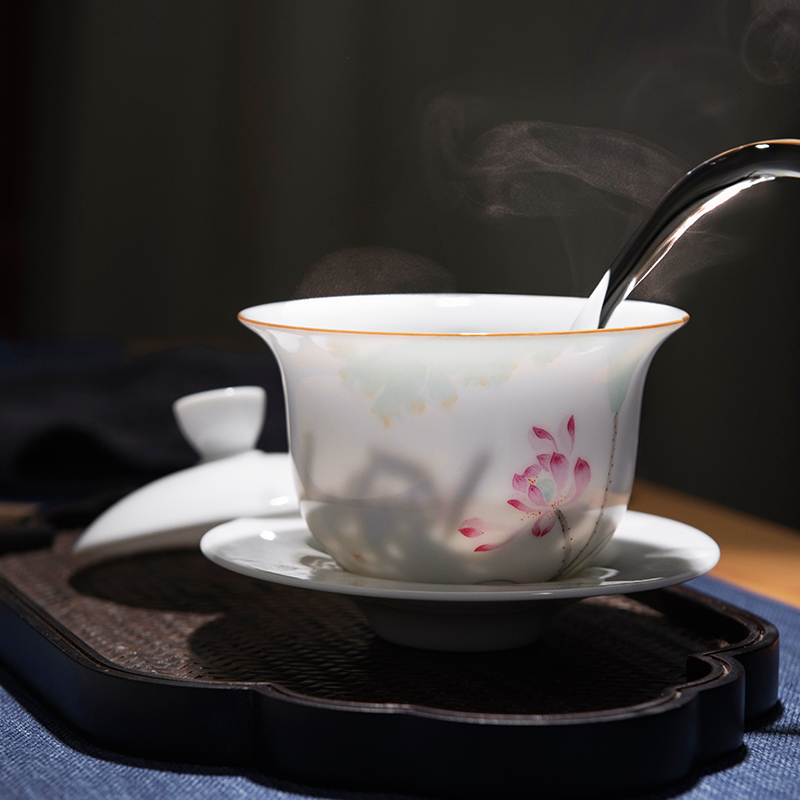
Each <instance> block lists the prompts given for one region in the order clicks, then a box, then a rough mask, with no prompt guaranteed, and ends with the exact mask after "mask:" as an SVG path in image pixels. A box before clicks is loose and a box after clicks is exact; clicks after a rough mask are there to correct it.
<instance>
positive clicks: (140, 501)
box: [73, 386, 299, 559]
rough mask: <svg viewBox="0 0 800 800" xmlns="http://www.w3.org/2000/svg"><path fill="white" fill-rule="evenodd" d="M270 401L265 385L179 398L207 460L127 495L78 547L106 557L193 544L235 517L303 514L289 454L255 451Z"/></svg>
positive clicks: (184, 421) (187, 430)
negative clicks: (208, 531)
mask: <svg viewBox="0 0 800 800" xmlns="http://www.w3.org/2000/svg"><path fill="white" fill-rule="evenodd" d="M266 402H267V398H266V393H265V392H264V390H263V389H262V388H261V387H259V386H233V387H227V388H224V389H213V390H211V391H208V392H199V393H197V394H191V395H188V396H186V397H182V398H180V399H179V400H176V401H175V403H174V404H173V410H174V413H175V418H176V422H177V424H178V427H179V428H180V430H181V432H182V433H183V434H184V436H185V437H186V439H187V440H188V441H189V443H190V444H191V445H192V446H193V447H194V448H195V449H196V450H197V452H198V454H199V455H200V459H201V460H200V463H199V464H197V465H195V466H193V467H189V468H187V469H184V470H180V471H179V472H175V473H173V474H171V475H167V476H165V477H163V478H160V479H158V480H156V481H153V482H152V483H149V484H147V485H146V486H143V487H141V488H139V489H137V490H136V491H134V492H131V493H130V494H129V495H127V496H126V497H123V498H122V499H121V500H120V501H118V502H117V503H115V504H114V505H113V506H111V507H110V508H109V509H107V510H106V511H104V512H103V513H102V514H101V515H100V516H99V517H97V519H95V520H94V522H92V523H91V525H89V526H88V527H87V528H86V530H85V531H84V532H83V533H82V534H81V535H80V536H79V537H78V539H77V541H76V542H75V545H74V548H73V550H74V552H75V553H76V554H78V555H79V556H81V557H82V558H85V559H99V558H107V557H112V558H113V557H117V556H123V555H130V554H133V553H139V552H143V551H147V550H159V549H165V548H172V547H193V546H197V544H198V542H199V541H200V537H201V536H202V535H203V534H204V533H205V532H206V531H207V530H209V528H213V527H214V526H215V525H218V524H219V523H221V522H225V521H227V520H230V519H236V518H237V517H241V516H245V515H251V516H254V515H258V516H266V515H283V514H295V513H297V511H298V508H299V506H298V500H297V493H296V491H295V488H294V481H293V479H292V472H291V467H290V463H289V456H288V454H286V453H264V452H262V451H261V450H256V449H255V444H256V442H257V440H258V437H259V434H260V433H261V428H262V426H263V423H264V415H265V411H266Z"/></svg>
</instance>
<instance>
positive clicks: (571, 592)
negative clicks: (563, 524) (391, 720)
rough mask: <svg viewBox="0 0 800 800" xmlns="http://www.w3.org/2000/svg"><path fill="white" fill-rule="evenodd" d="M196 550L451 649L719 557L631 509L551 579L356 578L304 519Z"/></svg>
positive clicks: (385, 631)
mask: <svg viewBox="0 0 800 800" xmlns="http://www.w3.org/2000/svg"><path fill="white" fill-rule="evenodd" d="M200 548H201V550H202V552H203V553H204V555H205V556H206V557H207V558H209V559H210V560H211V561H213V562H214V563H216V564H219V565H220V566H222V567H225V568H226V569H230V570H232V571H234V572H238V573H241V574H243V575H248V576H250V577H253V578H258V579H260V580H264V581H268V582H272V583H280V584H285V585H288V586H296V587H301V588H306V589H313V590H317V591H323V592H333V593H338V594H346V595H349V596H351V597H352V599H353V600H354V601H355V602H356V603H357V604H358V605H359V607H360V608H361V610H362V611H363V613H364V615H365V616H366V618H367V621H368V622H369V624H370V625H371V626H372V628H373V629H374V630H375V632H376V633H377V634H378V635H379V636H381V637H383V638H385V639H388V640H389V641H392V642H395V643H397V644H403V645H407V646H411V647H419V648H425V649H429V650H451V651H478V650H502V649H508V648H512V647H520V646H523V645H526V644H529V643H531V642H533V641H535V640H536V639H537V638H538V637H539V636H541V635H542V633H543V632H544V631H545V630H546V629H547V626H548V625H549V623H550V620H551V619H552V617H553V616H554V615H555V614H556V613H557V612H558V611H560V610H561V608H563V607H564V605H566V604H568V603H570V602H574V601H576V600H579V599H581V598H586V597H597V596H600V595H607V594H628V593H631V592H637V591H644V590H649V589H658V588H663V587H665V586H672V585H675V584H678V583H682V582H684V581H687V580H689V579H691V578H695V577H698V576H699V575H702V574H704V573H705V572H707V571H708V570H710V569H712V568H713V567H714V565H715V564H716V563H717V561H718V560H719V548H718V547H717V545H716V543H715V542H714V540H713V539H711V538H710V537H709V536H707V535H706V534H704V533H702V532H701V531H698V530H696V529H695V528H691V527H689V526H688V525H684V524H682V523H679V522H674V521H672V520H669V519H665V518H663V517H653V516H650V515H648V514H641V513H637V512H634V511H628V512H627V513H626V515H625V517H624V519H623V521H622V523H621V524H620V526H619V530H618V531H617V532H616V534H615V536H614V538H613V539H612V541H611V542H610V544H609V545H608V546H607V547H606V548H605V549H604V550H603V552H602V553H600V554H599V555H598V556H596V557H595V559H594V560H593V561H592V563H591V564H589V565H586V566H584V568H583V569H581V570H579V571H578V572H577V573H576V574H575V575H574V576H572V577H571V578H565V579H563V580H559V581H551V582H548V583H532V584H502V585H487V584H479V585H454V584H419V583H408V582H403V581H392V580H383V579H380V578H369V577H365V576H363V575H357V574H354V573H351V572H347V571H346V570H343V569H342V568H341V567H340V566H339V565H338V564H337V563H336V562H335V561H334V560H333V559H332V558H331V557H330V555H329V554H328V553H326V552H325V551H324V550H323V549H322V547H321V545H319V543H318V542H316V541H315V539H314V537H313V536H312V535H311V533H310V531H309V530H308V527H307V526H306V525H305V524H304V522H303V520H302V519H301V518H300V517H296V518H294V519H291V518H284V519H257V518H245V519H238V520H233V521H231V522H227V523H225V524H223V525H220V526H219V527H217V528H214V529H213V530H211V531H209V532H208V533H207V534H206V535H205V536H204V537H203V538H202V540H201V541H200Z"/></svg>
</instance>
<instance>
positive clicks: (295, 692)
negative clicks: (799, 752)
mask: <svg viewBox="0 0 800 800" xmlns="http://www.w3.org/2000/svg"><path fill="white" fill-rule="evenodd" d="M76 535H77V534H76V533H60V534H59V535H58V536H57V537H56V538H55V540H54V542H53V544H52V546H50V547H45V548H42V549H38V550H30V551H21V552H9V553H6V554H5V555H3V556H2V557H0V658H2V659H3V660H4V661H5V662H6V663H7V664H8V665H9V666H10V667H11V668H12V669H14V670H15V672H17V673H18V674H19V676H20V678H21V679H23V680H25V681H26V682H27V683H28V684H29V685H30V686H31V687H32V688H33V689H34V690H35V691H36V692H37V693H38V694H39V695H40V696H41V697H43V698H44V700H45V701H46V702H48V703H49V704H50V705H51V707H53V708H54V709H55V710H56V711H57V712H59V713H60V714H61V715H63V716H64V717H65V718H66V719H67V720H68V721H69V722H70V723H71V724H72V725H73V726H75V727H77V728H78V729H79V730H80V731H82V732H83V733H84V734H85V735H86V736H88V737H89V738H91V739H93V740H95V741H97V742H99V743H101V744H103V745H104V746H106V747H108V748H110V749H112V750H116V751H118V752H123V753H128V754H134V755H138V756H143V757H147V758H153V759H159V760H170V761H183V762H192V763H205V764H227V765H247V766H250V767H252V766H255V767H257V768H259V769H261V770H263V771H264V772H267V773H269V774H272V775H275V776H281V777H286V778H289V779H292V780H296V781H299V782H301V783H306V784H313V785H319V786H326V787H345V788H348V789H365V790H370V789H371V790H384V791H388V790H391V791H398V792H408V793H412V794H423V795H427V796H443V797H489V796H500V795H502V794H505V793H509V792H518V791H523V790H524V791H526V792H530V791H531V788H532V787H534V786H535V787H536V790H537V793H538V794H540V795H542V796H548V795H551V796H564V797H578V796H585V795H591V796H593V797H596V796H601V795H604V794H621V793H624V792H633V791H642V790H645V789H651V788H653V787H655V786H659V785H663V784H667V783H670V782H672V781H676V780H678V779H680V778H681V777H683V776H685V775H686V774H687V773H688V772H689V771H690V770H691V769H692V767H693V766H694V765H696V764H698V763H701V762H706V761H708V760H709V759H714V758H717V757H720V756H722V755H724V754H728V753H731V752H734V751H736V750H737V749H738V748H740V746H741V743H742V734H743V731H744V728H745V725H746V724H747V721H748V720H753V719H755V718H757V717H758V716H759V715H761V714H764V713H766V712H768V711H769V709H771V708H772V707H773V706H775V704H776V702H777V668H778V634H777V631H776V630H775V628H774V627H773V626H772V625H771V624H770V623H768V622H766V621H764V620H761V619H759V618H757V617H755V616H753V615H750V614H748V613H746V612H744V611H741V610H739V609H735V608H732V607H730V606H728V605H725V604H723V603H721V602H719V601H717V600H714V599H712V598H709V597H706V596H704V595H701V594H698V593H696V592H693V591H690V590H688V589H685V588H681V587H677V588H672V589H662V590H658V591H654V592H644V593H640V594H636V595H630V596H625V597H622V596H612V597H601V598H596V599H589V600H584V601H581V602H577V603H574V604H572V605H570V606H568V607H567V608H565V609H564V610H563V611H561V612H559V614H558V615H557V616H556V618H555V620H554V622H553V623H552V626H551V628H550V630H549V631H548V632H547V633H546V634H545V635H544V637H543V638H542V639H541V640H540V641H539V642H537V643H535V644H533V645H530V646H528V647H525V648H521V649H518V650H512V651H506V652H497V653H474V654H463V653H460V654H459V653H456V654H454V653H431V652H426V651H421V650H414V649H411V648H405V647H401V646H399V645H394V644H390V643H389V642H385V641H383V640H381V639H379V638H377V637H376V636H375V635H374V634H373V633H372V631H371V629H370V628H369V627H368V626H367V624H366V622H365V621H364V619H363V617H362V616H361V614H360V612H359V611H358V610H357V609H356V607H355V605H353V604H352V603H351V602H350V601H349V600H348V599H347V598H346V597H344V596H337V595H331V594H323V593H318V592H313V591H308V590H304V589H296V588H291V587H285V586H278V585H270V584H266V583H263V582H260V581H256V580H253V579H250V578H247V577H244V576H241V575H237V574H234V573H232V572H229V571H227V570H223V569H220V568H219V567H216V566H214V565H213V564H211V563H210V562H208V561H206V560H205V559H204V558H203V557H202V555H201V554H200V553H199V552H196V551H188V550H187V551H170V552H161V553H152V554H145V555H139V556H135V557H131V558H127V559H121V560H116V561H111V562H107V563H103V564H99V565H96V566H94V567H86V568H79V567H78V566H77V565H76V564H75V563H74V561H73V559H72V557H71V555H70V547H71V544H72V542H73V541H74V539H75V537H76ZM745 673H746V674H747V680H746V682H745V680H744V676H745Z"/></svg>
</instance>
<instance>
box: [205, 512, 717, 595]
mask: <svg viewBox="0 0 800 800" xmlns="http://www.w3.org/2000/svg"><path fill="white" fill-rule="evenodd" d="M655 520H657V521H658V522H657V524H658V525H660V526H668V527H670V528H671V529H673V530H672V532H671V534H670V539H673V538H674V536H675V534H676V533H678V532H681V533H683V535H684V537H685V538H688V544H687V542H686V541H681V542H680V543H679V544H680V549H692V550H695V551H696V559H695V560H696V562H697V563H696V564H694V566H687V567H686V568H684V569H680V570H676V571H675V572H673V573H669V574H666V575H663V574H662V575H659V576H655V577H650V578H639V579H636V578H634V579H624V580H614V579H613V578H612V579H610V580H607V581H602V582H600V583H595V582H593V583H591V584H586V583H580V582H579V580H580V574H579V575H577V576H575V577H574V578H571V579H567V580H562V581H557V582H555V581H554V582H549V583H548V582H543V583H526V584H503V585H487V584H420V583H411V582H407V581H397V580H391V579H386V578H373V577H369V576H365V575H357V574H355V573H347V571H346V570H344V569H342V568H341V567H338V566H337V565H335V566H333V567H332V568H331V569H335V570H336V573H337V574H343V575H344V574H347V575H352V581H353V582H352V583H329V582H326V581H321V580H315V579H314V577H313V576H307V575H306V576H298V575H287V574H285V573H282V572H273V571H270V570H269V569H268V568H267V567H265V566H260V565H256V564H243V563H239V562H236V561H233V560H232V559H230V558H225V557H223V556H221V555H220V553H219V552H218V548H219V547H220V546H221V545H222V544H225V543H229V542H230V541H231V539H232V538H237V539H240V538H248V537H252V536H254V535H256V533H255V528H257V527H258V526H263V525H264V524H265V523H266V524H268V525H269V526H270V527H271V528H273V529H275V528H277V529H280V528H287V529H286V530H285V531H283V532H282V533H283V534H284V535H286V536H287V537H288V536H292V535H297V536H298V537H299V536H300V535H302V536H303V537H304V538H306V539H307V538H308V537H310V536H311V533H310V531H309V530H308V528H307V527H306V526H305V523H304V522H303V520H302V518H301V517H300V516H299V515H298V516H296V517H281V518H269V517H240V518H238V519H234V520H229V521H228V522H225V523H223V524H221V525H217V526H215V527H214V528H212V529H211V530H209V531H208V532H207V533H206V534H205V535H204V536H203V537H202V539H201V540H200V550H201V552H202V553H203V555H204V556H205V557H206V558H208V559H209V560H210V561H212V562H213V563H215V564H217V565H218V566H220V567H223V568H225V569H228V570H231V571H233V572H237V573H239V574H242V575H246V576H248V577H251V578H255V579H257V580H263V581H266V582H267V583H277V584H281V585H284V586H293V587H296V588H304V589H310V590H312V591H323V592H329V593H333V594H344V595H349V596H351V597H354V598H355V597H362V598H375V599H385V600H406V601H431V600H433V601H437V602H439V601H442V602H469V603H472V602H485V601H495V602H496V601H506V602H508V601H527V600H556V599H580V598H585V597H597V596H601V595H609V594H631V593H634V592H640V591H649V590H653V589H660V588H664V587H667V586H674V585H677V584H680V583H684V582H686V581H688V580H692V579H693V578H697V577H700V576H701V575H704V574H706V573H707V572H709V571H710V570H711V569H713V568H714V567H715V566H716V564H717V563H718V561H719V558H720V550H719V545H717V543H716V542H715V541H714V539H713V538H712V537H710V536H709V535H708V534H706V533H704V532H703V531H700V530H698V529H697V528H695V527H693V526H691V525H687V524H686V523H684V522H679V521H678V520H673V519H670V518H668V517H662V516H658V515H654V514H647V513H644V512H641V511H628V512H626V515H625V517H624V518H623V521H622V522H621V523H620V527H619V528H618V530H617V533H616V534H615V536H614V538H613V539H612V543H613V544H616V545H620V544H621V545H623V546H624V545H626V544H628V545H631V544H636V543H637V542H638V543H641V541H642V539H645V540H647V538H648V532H647V523H648V522H651V523H652V521H655ZM626 522H627V525H626ZM290 525H291V527H288V526H290ZM243 526H244V527H252V528H253V530H241V529H242V527H243ZM298 526H299V527H301V528H302V529H303V531H302V534H299V533H296V532H297V528H298ZM637 526H638V528H639V530H637ZM642 526H644V529H645V533H644V535H643V534H642V531H641V527H642ZM651 527H652V524H651ZM628 528H630V530H628ZM278 535H281V533H278ZM652 535H653V532H652V531H650V532H649V536H650V538H651V539H652ZM665 540H666V537H661V539H660V541H665ZM646 543H647V542H646ZM650 544H651V546H652V547H653V550H654V551H655V550H657V549H659V548H658V546H657V545H656V544H653V543H652V542H651V543H650ZM301 548H302V549H303V550H308V552H309V553H311V552H312V548H311V546H310V545H308V544H306V543H305V542H304V543H303V544H302V545H298V547H297V549H298V552H299V551H300V550H301ZM664 549H675V548H674V547H671V548H664ZM318 552H321V553H324V550H322V548H319V549H318ZM606 557H607V556H606ZM591 566H595V567H598V566H599V567H612V568H613V562H610V563H605V562H604V561H603V554H601V555H600V557H599V559H598V562H596V563H595V564H593V565H591Z"/></svg>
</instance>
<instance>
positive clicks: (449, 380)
mask: <svg viewBox="0 0 800 800" xmlns="http://www.w3.org/2000/svg"><path fill="white" fill-rule="evenodd" d="M583 302H584V300H582V299H581V298H571V297H552V296H529V295H527V296H526V295H490V294H485V295H470V294H426V295H356V296H346V297H319V298H310V299H305V300H291V301H286V302H279V303H270V304H266V305H261V306H253V307H251V308H248V309H245V310H244V311H242V312H241V313H240V314H239V319H240V321H241V322H242V323H243V324H244V325H246V326H247V327H248V328H250V329H252V330H253V331H255V332H256V333H257V334H258V335H259V336H261V337H262V338H263V339H264V340H265V341H266V342H267V344H268V345H269V346H270V348H271V349H272V350H273V351H274V353H275V355H276V357H277V360H278V363H279V365H280V369H281V372H282V377H283V381H284V389H285V394H286V404H287V421H288V429H289V445H290V456H291V463H292V468H293V473H294V479H295V482H296V485H297V490H298V496H299V502H300V510H301V513H302V515H303V518H304V520H305V522H306V524H307V526H308V528H309V530H310V531H311V533H312V534H313V535H314V537H315V538H316V539H317V540H318V542H319V543H320V544H321V545H322V546H323V547H324V548H325V550H326V551H327V552H328V553H330V555H331V556H332V557H333V559H334V560H335V561H336V562H337V563H338V564H339V565H340V566H341V567H342V568H343V569H345V570H348V571H350V572H354V573H358V574H362V575H366V576H371V577H376V578H382V579H390V580H391V579H394V580H402V581H412V582H422V583H457V584H478V583H491V582H513V583H538V582H543V581H549V580H553V579H561V578H563V577H568V576H569V575H572V574H574V573H575V572H576V571H577V570H578V569H580V568H581V567H582V566H584V565H586V564H587V563H588V562H589V561H590V560H591V559H592V558H593V557H594V556H596V555H597V554H598V553H599V552H600V551H601V550H602V548H603V547H604V546H605V545H606V544H607V543H608V541H609V540H610V538H611V537H612V535H613V533H614V531H615V529H616V528H617V526H618V524H619V522H620V520H621V519H622V516H623V515H624V513H625V509H626V507H627V503H628V500H629V498H630V492H631V488H632V485H633V478H634V471H635V460H636V450H637V444H638V432H639V418H640V412H641V401H642V393H643V388H644V381H645V376H646V373H647V369H648V367H649V365H650V362H651V360H652V358H653V355H654V354H655V352H656V350H657V349H658V347H659V346H660V345H661V343H662V342H663V341H664V340H665V339H666V338H667V337H668V336H669V335H670V334H672V333H673V332H675V331H676V330H677V329H678V328H680V327H681V326H682V325H683V324H684V323H685V322H686V321H687V319H688V316H687V315H686V313H685V312H683V311H681V310H680V309H677V308H673V307H671V306H666V305H661V304H657V303H645V302H637V301H625V302H624V303H622V304H621V305H620V307H619V308H618V309H617V311H616V312H615V315H614V318H613V327H607V328H603V329H597V330H588V331H571V330H569V327H570V324H571V322H572V321H573V320H574V318H575V316H576V314H577V312H578V310H579V309H580V307H581V304H582V303H583Z"/></svg>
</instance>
